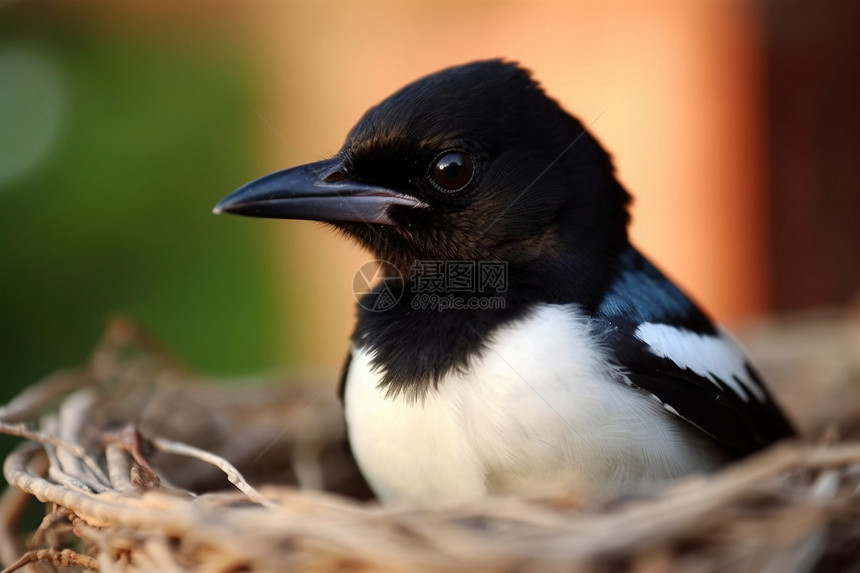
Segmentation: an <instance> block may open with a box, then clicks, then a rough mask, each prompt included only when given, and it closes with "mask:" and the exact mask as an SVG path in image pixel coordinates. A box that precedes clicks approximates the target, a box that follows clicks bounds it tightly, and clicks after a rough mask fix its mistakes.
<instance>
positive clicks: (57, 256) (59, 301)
mask: <svg viewBox="0 0 860 573" xmlns="http://www.w3.org/2000/svg"><path fill="white" fill-rule="evenodd" d="M216 40H217V41H216ZM251 62H253V58H251V57H249V56H248V54H247V53H245V52H244V51H243V46H242V45H241V44H239V43H236V42H233V43H231V42H229V41H227V42H225V41H224V40H223V39H222V38H209V39H208V40H207V39H206V38H202V39H201V38H193V37H188V36H187V35H186V34H183V33H181V32H179V31H177V33H176V34H175V36H174V37H172V38H170V37H155V36H153V35H152V34H151V33H149V34H144V33H135V31H134V30H133V29H129V27H124V28H123V29H121V30H117V31H112V30H111V29H109V28H108V27H105V26H99V25H93V23H92V22H90V21H89V20H88V19H87V18H77V19H75V18H68V17H65V16H64V14H63V13H62V11H58V12H56V13H49V14H46V13H45V12H44V11H43V10H41V9H40V8H39V6H25V5H23V4H18V5H13V6H5V7H0V229H2V240H0V278H2V280H0V289H2V290H0V377H2V386H0V401H2V402H5V401H7V400H8V398H9V397H10V396H12V395H13V394H14V393H15V392H17V390H18V389H19V388H20V387H22V386H23V385H25V384H28V383H31V382H33V381H35V380H37V379H38V378H40V377H41V376H43V375H45V374H47V373H49V372H50V371H52V370H53V369H55V368H58V367H60V366H69V365H76V364H80V363H82V362H83V361H84V360H85V358H86V356H87V355H88V353H89V351H90V350H91V348H92V347H93V345H94V344H95V342H96V341H97V340H98V338H99V335H100V333H101V331H102V329H103V327H104V325H105V323H106V321H107V320H108V319H109V317H111V316H112V315H114V314H117V313H121V314H126V315H129V316H131V317H133V318H134V319H135V320H138V321H140V322H141V323H142V324H143V325H144V326H145V327H147V328H148V329H150V330H151V331H153V332H155V333H157V334H158V336H160V337H161V338H163V339H164V340H165V341H166V342H167V344H168V346H169V347H171V348H172V349H173V350H175V352H176V354H177V355H178V356H180V357H182V359H183V360H184V361H185V362H187V363H188V364H189V365H190V366H192V367H194V368H196V369H200V370H203V371H209V372H217V373H236V372H243V371H245V372H246V371H251V370H253V371H258V370H261V369H265V368H270V367H273V366H274V365H276V364H283V356H280V357H279V356H278V354H277V352H276V347H277V346H278V343H279V339H278V336H276V333H275V330H276V327H275V322H276V318H275V317H274V316H273V314H272V312H271V309H272V307H273V300H274V297H275V292H274V291H275V287H274V281H273V280H272V277H271V273H272V271H271V270H270V265H267V259H268V258H269V256H270V253H269V249H268V247H267V245H268V244H269V241H267V240H266V237H265V235H266V233H267V226H266V225H265V224H263V225H243V224H239V223H237V220H235V219H231V218H226V217H220V218H218V217H215V216H213V215H212V214H211V212H210V211H211V208H212V206H213V205H214V204H215V202H217V200H218V199H220V198H221V197H222V196H223V195H225V194H226V193H228V192H229V191H231V190H232V188H233V187H235V186H238V185H239V184H241V183H242V182H244V181H246V180H248V179H251V178H253V177H254V176H255V175H258V174H259V172H260V170H261V166H260V162H259V161H257V160H256V159H255V157H254V152H255V149H256V145H255V142H254V141H253V139H254V136H255V133H254V132H253V130H252V129H251V128H250V127H249V126H253V125H255V122H257V119H256V118H255V117H254V115H253V113H254V112H253V109H254V105H253V100H254V94H253V93H252V91H251V90H252V86H254V85H256V84H257V83H258V82H257V81H256V80H257V78H255V71H254V69H253V67H252V64H251Z"/></svg>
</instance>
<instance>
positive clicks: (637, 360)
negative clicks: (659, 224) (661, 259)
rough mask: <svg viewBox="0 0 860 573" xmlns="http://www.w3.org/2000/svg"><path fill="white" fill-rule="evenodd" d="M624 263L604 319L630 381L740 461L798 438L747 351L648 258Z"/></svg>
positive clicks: (601, 312)
mask: <svg viewBox="0 0 860 573" xmlns="http://www.w3.org/2000/svg"><path fill="white" fill-rule="evenodd" d="M624 263H625V264H624V267H623V271H622V272H620V273H619V276H618V277H617V278H616V279H615V281H614V283H613V284H612V286H611V287H610V289H609V291H608V292H607V294H606V296H605V298H604V300H603V302H602V303H601V305H600V307H599V308H598V309H597V312H596V318H597V319H598V320H599V321H600V322H602V323H603V324H604V325H605V330H604V332H605V335H604V336H605V339H604V342H605V344H606V348H607V351H608V352H609V353H610V355H611V356H612V358H613V359H614V361H615V362H616V363H617V364H618V365H619V366H620V367H621V368H622V369H623V371H624V372H625V374H626V377H627V379H626V380H625V381H626V382H628V383H630V384H632V385H634V386H636V387H638V388H641V389H642V390H644V391H646V392H648V393H650V394H651V395H652V396H654V397H655V398H656V399H657V400H659V401H660V402H661V403H662V404H663V406H664V407H665V408H666V409H667V410H668V411H670V412H672V413H673V414H676V415H678V416H680V417H681V418H683V419H685V420H687V421H688V422H690V423H691V424H693V425H695V426H696V427H698V428H699V429H700V430H702V431H703V432H705V433H707V434H709V435H710V436H712V437H713V438H714V439H716V440H717V441H718V442H720V443H721V444H723V445H724V446H725V447H726V448H727V449H728V450H729V451H731V452H733V453H735V454H736V455H744V454H747V453H751V452H754V451H756V450H759V449H762V448H764V447H766V446H768V445H770V444H772V443H774V442H776V441H778V440H780V439H782V438H785V437H788V436H792V435H794V434H795V432H794V430H793V429H792V427H791V424H790V423H789V422H788V420H787V419H786V418H785V416H784V414H783V413H782V411H781V410H780V408H779V406H778V405H777V404H776V402H775V401H774V399H773V398H772V397H771V395H770V393H769V392H768V390H767V388H766V387H765V386H764V384H762V381H761V379H760V378H759V376H758V374H757V373H756V371H755V369H754V368H753V367H752V366H751V365H750V363H749V361H748V360H747V358H746V356H745V354H744V352H743V350H742V349H741V348H740V347H739V346H738V345H737V344H736V343H735V342H734V341H733V340H732V339H731V338H730V337H729V336H728V335H726V334H725V333H723V332H721V331H720V330H719V329H717V328H716V327H714V325H713V323H711V321H710V320H709V319H708V318H707V317H706V316H705V315H704V314H703V313H702V312H701V311H700V310H699V309H698V308H697V307H696V306H695V305H694V304H693V303H692V302H691V301H690V300H689V299H688V298H687V297H686V296H685V295H684V294H683V293H682V292H681V291H680V290H679V289H678V288H677V287H675V286H674V285H673V284H672V283H671V282H670V281H669V280H668V279H666V278H665V277H664V276H663V275H662V274H660V272H659V271H658V270H657V269H655V268H654V267H653V266H652V265H651V264H650V263H649V262H648V261H647V260H645V259H644V257H642V256H641V255H639V254H638V253H636V252H635V251H634V252H633V254H630V255H628V257H627V260H625V261H624Z"/></svg>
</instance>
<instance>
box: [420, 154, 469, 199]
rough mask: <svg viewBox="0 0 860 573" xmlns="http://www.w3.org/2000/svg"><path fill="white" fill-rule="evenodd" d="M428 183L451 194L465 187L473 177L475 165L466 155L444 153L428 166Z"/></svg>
mask: <svg viewBox="0 0 860 573" xmlns="http://www.w3.org/2000/svg"><path fill="white" fill-rule="evenodd" d="M428 175H429V177H430V181H431V182H432V183H433V185H435V186H436V188H437V189H439V190H440V191H445V192H446V193H451V192H454V191H460V190H462V189H463V188H465V187H466V185H468V184H469V183H470V182H471V181H472V178H473V177H474V176H475V164H474V162H473V161H472V158H471V157H469V154H468V153H464V152H462V151H444V152H442V153H440V154H439V155H438V156H436V159H434V160H433V163H431V164H430V173H429V174H428Z"/></svg>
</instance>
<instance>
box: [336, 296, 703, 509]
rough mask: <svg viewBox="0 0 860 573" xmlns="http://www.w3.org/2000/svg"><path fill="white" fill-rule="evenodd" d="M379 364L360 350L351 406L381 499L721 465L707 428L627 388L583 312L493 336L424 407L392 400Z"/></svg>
mask: <svg viewBox="0 0 860 573" xmlns="http://www.w3.org/2000/svg"><path fill="white" fill-rule="evenodd" d="M371 357H372V354H371V352H370V351H368V350H367V349H361V348H355V349H353V357H352V362H351V364H350V368H349V374H348V378H347V385H346V393H345V397H344V400H345V406H346V421H347V426H348V429H349V437H350V442H351V445H352V449H353V452H354V453H355V456H356V459H357V461H358V464H359V466H360V467H361V469H362V471H363V473H364V475H365V477H367V479H368V482H369V483H370V485H371V487H372V488H373V489H374V491H375V492H376V493H377V495H378V496H379V497H380V499H381V500H382V501H383V502H396V501H424V500H438V499H469V498H477V497H483V496H487V495H505V494H515V495H526V496H534V495H552V494H553V493H558V492H559V491H560V490H564V489H568V488H570V487H571V486H572V485H573V486H577V485H579V486H585V487H586V488H588V490H589V492H594V491H607V490H618V489H633V488H640V487H643V486H646V485H647V484H650V483H654V482H659V481H662V480H666V479H669V478H672V477H676V476H679V475H683V474H685V473H689V472H691V471H696V470H704V469H711V468H712V467H714V466H715V465H717V464H718V463H719V460H718V458H717V457H716V456H715V455H714V454H713V453H712V452H711V451H710V449H709V448H708V443H707V439H706V438H703V437H702V436H700V435H699V432H698V431H697V430H692V429H691V428H690V427H689V426H688V425H687V423H686V422H684V421H682V420H680V419H678V418H677V417H675V416H672V415H671V414H669V413H668V412H666V411H665V410H664V409H663V408H662V407H661V406H660V404H659V403H657V402H656V401H655V400H653V399H651V398H649V397H648V396H647V395H646V394H644V393H641V392H639V391H637V390H634V389H632V388H629V387H627V386H625V385H624V384H623V383H622V381H621V380H623V373H622V372H620V371H618V369H617V368H615V367H614V366H612V365H611V364H609V362H608V361H607V360H606V359H605V352H604V351H603V350H602V349H601V348H600V346H599V344H598V343H597V342H596V339H595V337H594V336H593V335H592V333H591V332H590V330H589V326H588V321H587V320H586V318H585V317H584V316H582V314H581V313H580V312H579V311H578V310H577V309H576V307H575V306H571V305H541V306H538V307H536V308H535V309H533V311H532V312H531V313H530V314H529V315H528V316H527V317H526V318H524V319H522V320H520V321H518V322H515V323H512V324H510V325H508V326H505V327H503V328H500V329H499V330H497V331H495V332H494V333H493V334H492V341H491V342H490V344H489V345H488V348H487V349H486V350H485V351H483V352H482V353H481V354H480V355H479V356H478V357H476V359H474V360H473V361H472V362H471V363H470V367H469V368H468V371H467V372H465V373H459V372H452V373H450V374H448V375H447V376H446V377H445V379H443V380H442V381H440V383H439V387H438V390H437V391H433V390H431V391H429V392H427V394H426V397H425V398H424V399H423V400H420V399H419V400H417V401H415V400H410V399H409V397H407V396H405V395H399V396H396V397H386V396H385V390H384V389H380V388H379V387H378V384H379V381H380V379H381V373H380V372H377V371H374V370H373V369H372V367H371V364H370V360H371Z"/></svg>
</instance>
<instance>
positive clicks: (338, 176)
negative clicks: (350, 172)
mask: <svg viewBox="0 0 860 573" xmlns="http://www.w3.org/2000/svg"><path fill="white" fill-rule="evenodd" d="M344 179H346V173H344V172H342V171H335V172H333V173H329V175H328V176H327V177H326V178H325V180H324V181H325V182H326V183H337V182H338V181H343V180H344Z"/></svg>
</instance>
